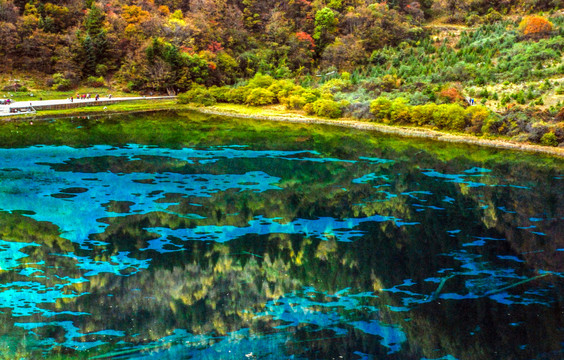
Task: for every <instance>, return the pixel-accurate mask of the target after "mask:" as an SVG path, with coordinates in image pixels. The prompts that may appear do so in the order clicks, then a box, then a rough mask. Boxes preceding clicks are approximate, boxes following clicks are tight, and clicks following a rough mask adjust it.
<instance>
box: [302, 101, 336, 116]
mask: <svg viewBox="0 0 564 360" xmlns="http://www.w3.org/2000/svg"><path fill="white" fill-rule="evenodd" d="M304 110H306V112H307V113H308V114H310V115H314V114H315V115H317V116H323V117H328V118H331V119H336V118H338V117H340V116H341V114H342V110H341V105H340V104H339V103H338V102H336V101H334V100H331V99H318V100H316V101H315V102H313V103H309V104H306V106H305V107H304Z"/></svg>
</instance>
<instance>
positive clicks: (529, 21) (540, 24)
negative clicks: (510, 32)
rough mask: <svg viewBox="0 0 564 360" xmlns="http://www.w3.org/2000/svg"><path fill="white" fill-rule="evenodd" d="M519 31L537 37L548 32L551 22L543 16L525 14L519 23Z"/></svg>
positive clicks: (550, 29) (550, 28)
mask: <svg viewBox="0 0 564 360" xmlns="http://www.w3.org/2000/svg"><path fill="white" fill-rule="evenodd" d="M519 31H521V33H523V35H525V36H528V37H532V38H539V37H543V36H547V35H549V34H550V32H551V31H552V23H551V22H550V21H548V19H547V18H545V17H544V16H527V17H525V18H524V19H523V20H522V21H521V23H519Z"/></svg>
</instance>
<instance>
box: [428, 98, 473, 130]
mask: <svg viewBox="0 0 564 360" xmlns="http://www.w3.org/2000/svg"><path fill="white" fill-rule="evenodd" d="M433 122H434V124H435V125H436V126H438V127H440V128H442V129H449V130H458V131H461V130H464V128H465V127H466V119H465V116H464V108H463V107H462V106H460V105H459V104H442V105H438V106H437V108H436V110H435V112H434V113H433Z"/></svg>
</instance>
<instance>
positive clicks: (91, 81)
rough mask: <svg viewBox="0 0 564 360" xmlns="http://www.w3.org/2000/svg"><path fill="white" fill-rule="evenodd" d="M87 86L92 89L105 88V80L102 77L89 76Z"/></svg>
mask: <svg viewBox="0 0 564 360" xmlns="http://www.w3.org/2000/svg"><path fill="white" fill-rule="evenodd" d="M86 85H88V86H91V87H102V86H104V78H103V77H102V76H100V77H95V76H89V77H88V79H87V80H86Z"/></svg>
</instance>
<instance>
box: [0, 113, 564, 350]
mask: <svg viewBox="0 0 564 360" xmlns="http://www.w3.org/2000/svg"><path fill="white" fill-rule="evenodd" d="M3 127H4V128H3V131H2V134H4V135H1V136H0V142H1V144H3V148H0V179H1V181H0V268H1V270H2V271H1V272H0V276H1V282H0V311H1V313H0V318H1V319H2V322H1V323H2V325H1V327H0V329H1V332H0V346H1V347H2V353H3V354H5V355H4V356H7V357H8V358H10V357H13V356H16V354H17V355H23V356H24V357H27V358H38V357H41V356H56V355H60V354H64V355H65V356H68V357H71V358H73V357H86V358H88V357H90V358H100V359H101V358H107V357H113V358H119V359H156V358H170V359H179V358H187V359H217V358H222V359H242V358H257V359H258V358H260V359H282V358H294V359H330V358H339V356H342V358H346V359H371V358H374V359H381V358H390V359H485V358H488V359H493V358H499V359H505V358H515V359H535V358H543V359H544V358H549V359H551V358H554V359H557V358H561V357H562V356H563V355H564V352H563V349H564V321H563V320H564V315H563V302H564V300H563V299H564V291H563V285H564V280H563V276H564V208H563V205H562V204H563V200H564V177H563V176H564V174H563V170H564V163H563V162H562V161H561V160H557V159H553V158H547V157H542V156H530V155H526V154H521V153H512V152H499V151H496V150H491V149H481V148H476V147H467V146H453V145H450V144H448V145H446V144H438V143H432V142H424V141H419V140H405V139H399V138H393V137H384V136H381V135H378V134H371V133H366V132H358V131H353V130H346V129H341V128H326V127H306V126H299V125H284V124H271V123H260V122H251V121H238V120H233V119H225V118H215V117H205V116H202V115H196V114H176V115H175V114H157V115H143V116H140V115H137V116H128V117H121V118H107V119H106V118H99V119H66V120H57V121H53V122H43V123H39V124H37V123H36V125H34V126H28V125H25V124H6V125H3ZM6 134H8V135H6Z"/></svg>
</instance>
